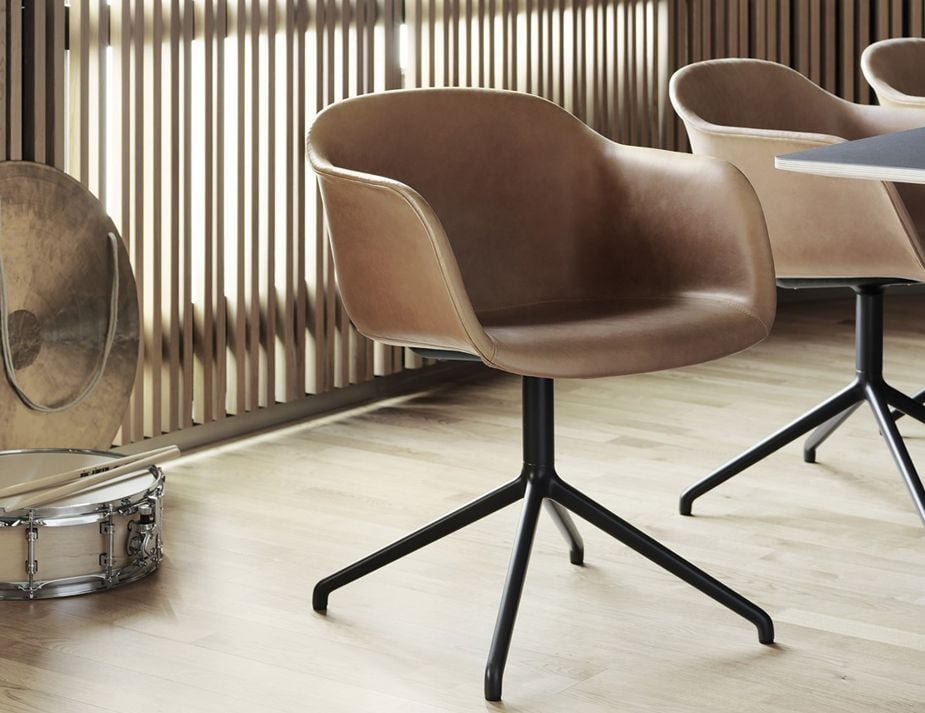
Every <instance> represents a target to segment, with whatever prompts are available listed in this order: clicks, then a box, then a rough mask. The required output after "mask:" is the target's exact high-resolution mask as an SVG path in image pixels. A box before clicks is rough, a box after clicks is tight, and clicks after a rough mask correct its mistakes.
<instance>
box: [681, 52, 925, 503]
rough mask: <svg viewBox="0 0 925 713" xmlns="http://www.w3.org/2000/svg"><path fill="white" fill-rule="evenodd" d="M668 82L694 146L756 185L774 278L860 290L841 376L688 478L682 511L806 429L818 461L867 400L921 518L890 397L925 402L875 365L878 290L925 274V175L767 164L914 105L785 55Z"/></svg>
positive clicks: (903, 125)
mask: <svg viewBox="0 0 925 713" xmlns="http://www.w3.org/2000/svg"><path fill="white" fill-rule="evenodd" d="M670 94H671V101H672V104H673V105H674V107H675V110H676V111H677V112H678V114H679V115H680V116H681V118H682V119H683V121H684V124H685V126H686V127H687V132H688V135H689V137H690V141H691V147H692V148H693V150H694V153H698V154H706V155H710V156H717V157H719V158H724V159H726V160H727V161H729V162H731V163H733V164H734V165H736V166H737V167H738V168H739V169H740V170H741V171H742V172H743V173H744V174H745V175H746V176H747V177H748V179H749V180H750V181H751V183H752V185H753V186H754V187H755V190H756V192H757V193H758V197H759V199H760V200H761V205H762V207H763V208H764V214H765V218H766V220H767V224H768V234H769V237H770V239H771V248H772V250H773V253H774V263H775V268H776V271H777V277H778V283H779V284H780V285H781V286H783V287H790V288H812V287H831V286H843V287H848V288H850V289H852V290H854V292H855V293H856V318H855V320H856V326H855V331H856V356H855V360H856V372H855V374H854V378H853V379H852V380H851V382H850V383H849V385H848V386H846V387H845V388H844V389H843V390H841V391H840V392H838V393H837V394H835V395H834V396H832V397H831V398H829V399H827V400H826V401H824V402H823V403H822V404H820V405H819V406H817V407H816V408H814V409H813V410H811V411H810V412H809V413H807V414H806V415H804V416H802V417H801V418H799V419H797V420H796V421H794V422H793V423H791V424H790V425H788V426H786V427H785V428H783V429H781V430H780V431H778V432H777V433H775V434H774V435H772V436H770V437H769V438H767V439H766V440H765V441H762V442H761V443H759V444H758V445H757V446H755V447H753V448H751V449H750V450H748V451H746V452H745V453H743V454H741V455H740V456H738V457H737V458H735V459H733V460H732V461H730V462H729V463H727V464H726V465H724V466H723V467H722V468H720V469H719V470H717V471H716V472H714V473H713V474H712V475H710V476H709V477H707V478H705V479H704V480H702V481H700V482H698V483H696V484H694V485H693V486H691V487H690V488H688V489H687V490H686V491H685V492H684V493H683V495H682V496H681V503H680V509H681V513H682V514H685V515H690V514H691V509H692V506H693V502H694V500H695V499H697V498H698V497H700V496H701V495H703V494H705V493H707V492H708V491H710V490H712V489H713V488H715V487H716V486H718V485H720V484H721V483H723V482H725V481H726V480H728V479H729V478H732V477H733V476H734V475H736V474H738V473H740V472H741V471H743V470H745V469H746V468H748V467H749V466H751V465H753V464H755V463H757V462H758V461H759V460H762V459H763V458H765V457H767V456H768V455H770V454H771V453H773V452H775V451H776V450H778V449H779V448H782V447H783V446H785V445H787V444H788V443H790V442H791V441H793V440H795V439H797V438H799V437H800V436H802V435H804V434H806V433H808V432H809V431H811V430H813V429H816V430H815V431H814V432H813V434H812V435H811V436H810V438H809V440H808V441H807V442H806V445H805V448H804V458H805V460H806V461H807V462H815V459H816V449H817V448H818V447H819V445H820V444H821V443H822V442H823V441H824V440H825V439H826V438H828V437H829V436H830V435H831V434H832V433H833V432H834V431H835V429H837V428H838V426H839V425H841V423H842V422H843V421H844V420H845V419H846V418H847V417H848V416H850V415H851V413H852V412H853V411H854V410H855V409H856V408H858V406H860V405H861V404H863V403H864V402H865V401H866V402H867V403H868V404H869V405H870V407H871V409H872V410H873V413H874V416H875V418H876V421H877V423H878V425H879V427H880V430H881V432H882V433H883V436H884V438H885V439H886V443H887V446H888V447H889V450H890V452H891V454H892V456H893V458H894V460H895V461H896V465H897V467H898V468H899V471H900V473H901V474H902V476H903V478H904V480H905V482H906V485H907V487H908V489H909V492H910V494H911V496H912V500H913V502H914V504H915V507H916V509H917V511H918V513H919V515H920V517H921V518H922V519H923V520H925V488H923V486H922V482H921V480H920V479H919V475H918V473H917V472H916V469H915V465H914V464H913V462H912V459H911V458H910V456H909V452H908V450H907V449H906V446H905V444H904V442H903V439H902V436H901V435H900V433H899V431H898V429H897V427H896V423H895V422H894V420H893V416H892V414H891V412H890V406H893V407H894V408H896V409H899V411H901V412H903V413H906V414H908V415H909V416H912V417H914V418H916V419H918V420H920V421H925V407H923V406H922V405H921V404H919V403H917V402H916V401H914V400H913V399H912V398H910V397H908V396H906V395H905V394H902V393H900V392H899V391H897V390H896V389H895V388H893V387H892V386H890V385H889V384H888V383H887V382H886V381H885V380H884V378H883V370H882V367H883V293H884V290H885V289H886V288H887V287H888V286H889V285H895V284H901V283H909V282H922V281H925V242H923V236H925V187H923V186H914V185H893V184H890V183H881V182H876V181H855V180H846V179H839V178H826V177H821V176H812V175H805V174H796V173H789V172H786V171H780V170H777V169H775V168H774V157H775V156H777V155H780V154H787V153H792V152H796V151H802V150H806V149H810V148H813V147H816V146H824V145H826V144H833V143H838V142H840V141H844V140H846V139H860V138H864V137H867V136H873V135H876V134H884V133H888V132H891V131H900V130H903V129H909V128H914V127H916V126H921V123H920V121H919V119H918V116H917V114H916V112H906V111H902V110H895V109H890V108H884V107H877V106H862V105H859V104H852V103H851V102H847V101H844V100H842V99H839V98H838V97H836V96H834V95H832V94H829V93H828V92H826V91H825V90H823V89H821V88H820V87H818V86H816V85H815V84H813V83H812V82H811V81H809V80H808V79H806V78H805V77H804V76H803V75H801V74H799V73H798V72H795V71H794V70H792V69H790V68H789V67H785V66H783V65H780V64H775V63H773V62H764V61H760V60H749V59H726V60H713V61H708V62H700V63H697V64H693V65H690V66H688V67H685V68H683V69H681V70H679V71H678V72H676V73H675V75H674V76H673V77H672V79H671V85H670Z"/></svg>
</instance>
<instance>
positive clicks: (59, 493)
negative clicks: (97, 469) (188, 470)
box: [4, 455, 164, 511]
mask: <svg viewBox="0 0 925 713" xmlns="http://www.w3.org/2000/svg"><path fill="white" fill-rule="evenodd" d="M163 461H164V459H163V458H162V457H160V456H157V455H152V456H148V457H146V458H142V459H141V460H136V461H135V462H133V463H128V464H127V465H123V466H122V467H120V468H113V469H112V470H107V471H105V472H104V473H97V474H96V475H90V476H87V477H86V478H81V479H80V480H78V481H77V482H74V483H68V484H67V485H62V486H61V487H59V488H51V489H49V490H42V491H40V492H37V493H35V494H33V495H30V496H27V497H25V498H23V499H22V500H20V501H19V502H17V503H15V504H11V506H12V507H10V508H4V510H7V511H9V510H24V509H27V508H35V507H40V506H42V505H48V504H49V503H53V502H55V501H56V500H60V499H61V498H65V497H67V496H69V495H74V494H75V493H80V492H83V491H84V490H92V489H93V488H97V487H99V486H100V485H104V484H105V483H107V482H109V481H110V480H116V479H117V478H120V477H122V476H123V475H126V474H128V473H135V472H137V471H139V470H143V469H144V468H146V467H148V466H151V465H156V464H157V463H162V462H163Z"/></svg>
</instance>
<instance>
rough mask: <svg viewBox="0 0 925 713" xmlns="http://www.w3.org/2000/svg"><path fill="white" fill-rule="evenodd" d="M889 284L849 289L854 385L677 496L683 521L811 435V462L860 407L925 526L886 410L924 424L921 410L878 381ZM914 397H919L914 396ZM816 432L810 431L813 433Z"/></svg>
mask: <svg viewBox="0 0 925 713" xmlns="http://www.w3.org/2000/svg"><path fill="white" fill-rule="evenodd" d="M886 284H889V283H882V282H874V283H860V284H855V285H851V287H852V289H854V291H855V293H856V295H857V296H856V298H855V303H856V317H855V365H856V368H855V379H854V381H853V382H852V383H851V384H849V385H848V386H847V387H845V388H844V389H842V390H841V391H839V392H838V393H837V394H835V395H834V396H832V397H831V398H829V399H828V400H826V401H824V402H823V403H821V404H820V405H819V406H817V407H816V408H814V409H813V410H812V411H810V412H809V413H807V414H805V415H804V416H801V417H800V418H798V419H797V420H796V421H794V422H793V423H791V424H790V425H788V426H786V427H784V428H782V429H781V430H780V431H778V432H777V433H775V434H774V435H772V436H770V437H769V438H767V439H765V440H764V441H762V442H761V443H759V444H758V445H757V446H754V447H753V448H751V449H749V450H747V451H746V452H745V453H743V454H741V455H740V456H738V457H737V458H735V459H734V460H732V461H730V462H729V463H727V464H726V465H724V466H723V467H722V468H720V469H719V470H717V471H716V472H715V473H713V474H712V475H710V476H708V477H706V478H704V479H703V480H701V481H700V482H698V483H695V484H694V485H692V486H691V487H690V488H688V489H687V490H686V491H684V493H683V494H682V495H681V502H680V510H681V514H682V515H690V514H691V510H692V508H693V504H694V500H696V499H697V498H699V497H700V496H701V495H703V494H705V493H708V492H709V491H711V490H712V489H713V488H715V487H716V486H717V485H719V484H720V483H724V482H726V481H727V480H729V479H730V478H731V477H733V476H734V475H737V474H738V473H741V472H742V471H743V470H745V469H746V468H748V467H749V466H752V465H754V464H755V463H757V462H758V461H760V460H762V459H764V458H766V457H767V456H769V455H771V454H772V453H774V452H775V451H777V450H778V449H780V448H783V447H784V446H786V445H787V444H788V443H790V442H791V441H795V440H796V439H797V438H800V437H801V436H803V435H804V434H806V433H809V431H813V432H812V434H810V436H809V438H808V439H807V440H806V443H805V445H804V448H803V459H804V460H805V461H806V462H807V463H815V462H816V449H817V448H819V446H820V445H822V443H823V441H825V440H826V439H827V438H828V437H829V436H831V435H832V433H834V432H835V430H836V429H837V428H838V427H839V426H840V425H841V424H842V423H844V422H845V420H846V419H847V418H848V417H849V416H850V415H851V414H852V413H854V411H855V409H857V408H858V407H859V406H860V405H862V404H863V403H864V402H865V401H866V402H867V403H868V404H869V405H870V408H871V410H872V411H873V412H874V418H875V419H876V420H877V425H878V426H879V427H880V433H881V434H882V435H883V438H884V440H885V441H886V444H887V447H888V448H889V450H890V453H891V454H892V456H893V460H894V461H896V466H897V468H899V472H900V474H901V475H902V477H903V480H904V481H905V483H906V487H907V488H908V489H909V494H910V495H911V496H912V502H913V503H914V505H915V508H916V510H917V511H918V513H919V517H920V518H921V519H922V521H923V522H925V488H923V487H922V481H921V480H920V479H919V475H918V472H916V469H915V464H914V463H913V462H912V458H911V457H910V456H909V451H908V450H907V449H906V444H905V443H904V442H903V438H902V436H901V435H900V433H899V429H897V427H896V423H895V418H894V415H893V413H891V411H890V407H891V406H892V407H893V408H895V409H897V411H898V412H900V413H903V414H906V415H907V416H911V417H913V418H915V419H917V420H919V421H922V422H925V406H922V404H920V403H918V401H916V400H915V399H913V398H910V397H909V396H907V395H906V394H904V393H902V392H901V391H898V390H897V389H895V388H893V387H892V386H890V385H889V384H888V383H887V382H886V381H885V380H884V379H883V291H884V288H885V286H886ZM917 396H918V395H917ZM814 429H815V430H814Z"/></svg>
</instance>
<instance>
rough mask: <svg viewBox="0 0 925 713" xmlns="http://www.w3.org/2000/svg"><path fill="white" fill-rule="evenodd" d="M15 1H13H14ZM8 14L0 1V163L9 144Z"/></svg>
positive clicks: (5, 2) (6, 156) (5, 1)
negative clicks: (1, 48) (0, 100)
mask: <svg viewBox="0 0 925 713" xmlns="http://www.w3.org/2000/svg"><path fill="white" fill-rule="evenodd" d="M14 1H15V0H14ZM9 13H10V6H9V1H8V0H0V39H2V41H3V47H4V49H3V51H0V98H2V104H0V161H6V160H7V159H9V157H10V143H9V137H8V136H7V130H8V128H9V113H10V101H9V99H10V85H9V78H8V74H9V71H10V66H9V63H8V55H7V48H8V47H9V44H10V40H9V34H8V33H9V29H10V25H9Z"/></svg>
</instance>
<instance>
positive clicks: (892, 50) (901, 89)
mask: <svg viewBox="0 0 925 713" xmlns="http://www.w3.org/2000/svg"><path fill="white" fill-rule="evenodd" d="M861 71H863V72H864V77H865V79H867V82H868V83H869V84H870V86H871V87H873V90H874V92H876V94H877V99H878V100H879V101H880V105H881V106H890V107H894V108H897V109H918V110H919V111H921V112H922V115H923V116H925V38H923V37H903V38H899V39H893V40H882V41H880V42H874V44H872V45H870V46H869V47H868V48H867V49H865V50H864V53H863V54H862V55H861ZM920 126H925V120H923V122H922V124H920Z"/></svg>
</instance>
